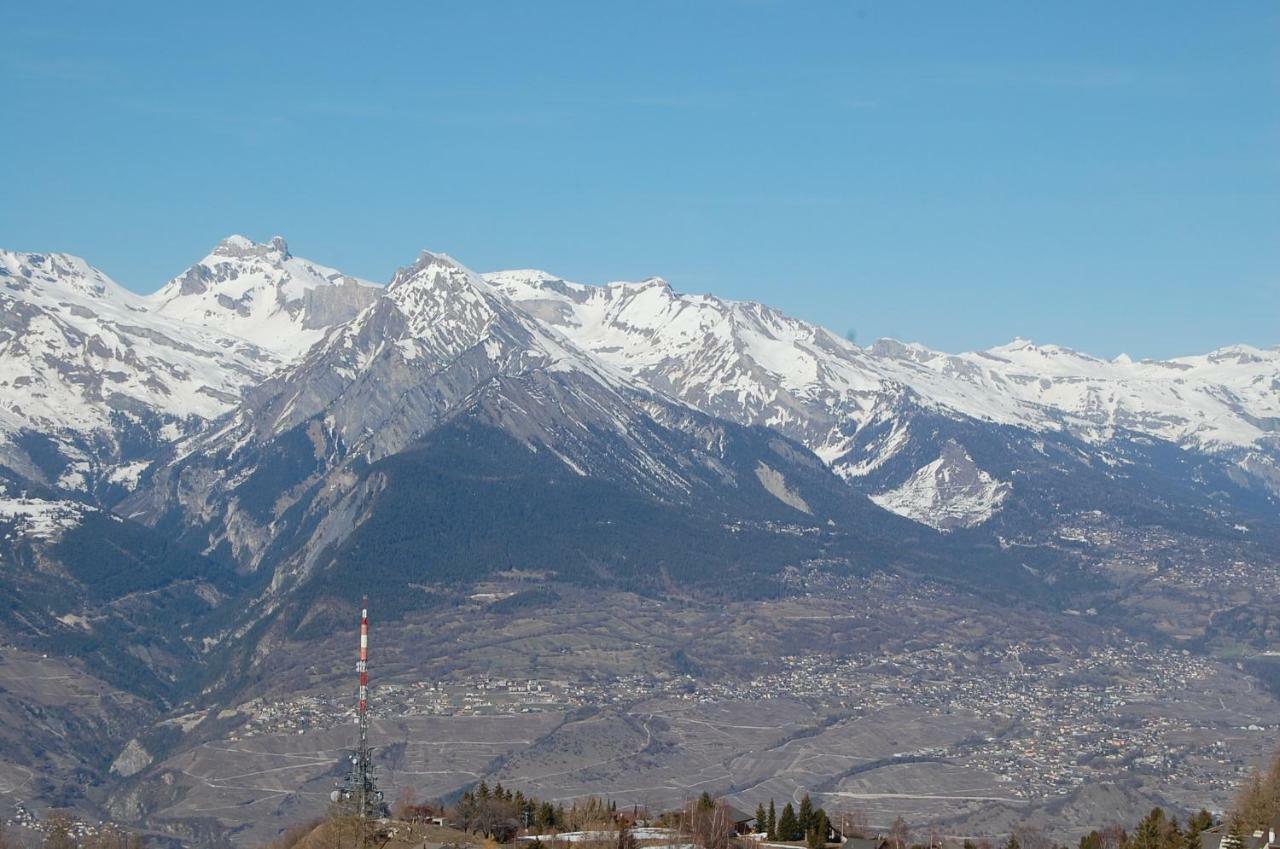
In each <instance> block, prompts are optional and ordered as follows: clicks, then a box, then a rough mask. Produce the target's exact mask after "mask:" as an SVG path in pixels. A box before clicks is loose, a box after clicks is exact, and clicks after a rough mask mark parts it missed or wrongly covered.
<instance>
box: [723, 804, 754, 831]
mask: <svg viewBox="0 0 1280 849" xmlns="http://www.w3.org/2000/svg"><path fill="white" fill-rule="evenodd" d="M728 812H729V821H730V822H732V823H733V833H734V834H738V835H742V834H751V833H753V832H754V831H755V822H756V815H755V814H749V813H747V812H746V811H742V810H739V809H737V808H735V807H733V806H732V805H729V806H728Z"/></svg>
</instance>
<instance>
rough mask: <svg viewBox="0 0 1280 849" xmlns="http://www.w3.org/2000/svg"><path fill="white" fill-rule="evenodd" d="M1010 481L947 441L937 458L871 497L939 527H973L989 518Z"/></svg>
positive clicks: (998, 505)
mask: <svg viewBox="0 0 1280 849" xmlns="http://www.w3.org/2000/svg"><path fill="white" fill-rule="evenodd" d="M1011 489H1012V487H1011V485H1010V484H1008V483H1005V482H1002V481H998V480H996V479H995V478H993V477H992V476H991V475H989V474H987V473H986V472H984V471H983V470H982V469H979V468H978V467H977V465H975V464H974V462H973V458H972V457H970V456H969V454H968V452H966V451H965V450H964V448H963V447H961V446H960V445H959V444H957V443H955V442H949V443H947V444H946V445H945V446H944V448H943V451H942V454H941V455H940V456H939V457H938V459H936V460H934V461H933V462H932V463H928V464H926V465H924V466H922V467H921V468H919V469H917V470H916V472H915V473H914V474H912V475H911V477H909V478H907V480H906V481H905V482H904V483H903V484H901V485H900V486H897V487H895V488H893V489H890V490H886V491H885V492H880V493H875V494H873V495H872V496H871V500H872V501H874V502H875V503H877V504H879V505H880V506H881V507H883V508H884V509H886V510H888V511H889V512H891V513H897V514H898V515H899V516H905V517H907V518H908V519H913V520H915V521H917V522H920V523H922V524H925V525H929V526H930V527H932V528H936V529H938V530H940V531H950V530H954V529H956V528H971V527H973V526H974V525H979V524H981V523H983V522H985V521H986V520H987V519H990V518H991V517H992V515H994V514H995V512H996V510H998V509H999V508H1000V505H1001V504H1002V503H1003V502H1004V500H1005V499H1006V498H1007V497H1008V496H1009V493H1010V490H1011Z"/></svg>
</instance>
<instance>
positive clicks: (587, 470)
mask: <svg viewBox="0 0 1280 849" xmlns="http://www.w3.org/2000/svg"><path fill="white" fill-rule="evenodd" d="M442 433H444V434H446V435H444V436H440V434H442ZM461 434H466V436H465V437H463V436H461ZM436 437H439V438H441V439H443V440H444V441H445V442H448V441H449V440H451V439H461V440H462V442H461V443H460V444H458V445H456V446H455V448H454V449H452V450H456V451H459V452H461V456H462V457H470V456H471V455H470V454H469V453H468V452H470V451H472V450H475V449H472V448H468V447H467V446H468V445H478V444H480V443H487V444H490V445H492V446H506V447H505V448H502V449H500V450H503V451H508V452H512V455H511V456H509V459H510V461H511V463H512V464H513V466H515V467H519V468H521V469H523V470H524V471H522V472H519V473H515V474H514V477H513V480H517V479H521V476H522V475H523V474H528V473H529V468H530V466H529V464H530V463H533V462H535V461H533V460H531V459H530V458H537V460H536V463H542V462H547V460H546V458H554V460H552V461H550V462H553V463H554V464H555V465H556V467H557V474H563V473H564V470H567V471H568V473H569V474H570V476H571V477H573V478H574V479H582V480H588V479H589V480H590V481H592V482H593V483H592V485H593V486H598V485H599V484H600V483H601V482H607V483H608V485H609V486H610V487H615V488H616V491H623V492H626V493H629V496H628V497H632V498H637V499H639V500H640V501H641V502H642V503H663V504H686V505H687V504H690V503H693V502H694V501H695V500H696V499H697V498H698V497H701V498H702V499H703V501H705V502H707V503H719V504H722V505H724V504H728V503H732V504H735V505H736V506H737V507H740V508H743V509H745V510H747V511H748V512H754V513H755V514H763V515H768V516H773V515H776V514H777V512H778V511H779V510H782V512H783V513H784V514H785V515H791V514H790V513H789V512H787V511H798V512H799V513H801V514H813V515H816V514H817V512H818V511H819V510H820V509H831V505H832V504H838V510H837V512H839V514H840V515H842V516H844V515H854V514H858V515H865V514H866V512H868V511H871V510H872V509H873V508H871V505H870V504H866V505H865V507H863V506H861V505H859V506H856V507H855V506H850V503H851V502H854V501H857V499H850V498H849V496H850V493H849V492H848V491H847V490H846V489H845V487H844V486H843V484H841V483H840V482H839V481H838V480H837V479H835V478H834V477H833V476H832V475H831V474H830V472H829V471H828V470H827V469H826V468H825V467H824V466H823V465H822V464H821V463H820V462H819V461H817V460H816V459H814V458H812V457H811V456H809V455H808V454H807V452H804V451H803V450H802V449H800V448H799V446H796V445H795V444H794V443H790V442H787V441H785V440H783V439H780V438H778V437H777V435H776V434H771V433H768V432H763V431H755V430H748V429H745V428H741V427H739V426H737V425H734V424H731V423H728V422H724V421H721V420H718V419H714V418H711V417H708V416H706V415H705V414H703V413H700V412H698V411H697V410H695V409H693V408H691V407H688V406H686V405H684V404H681V403H679V402H677V401H673V400H672V399H670V398H668V397H666V396H664V395H661V394H657V393H654V392H652V391H650V390H648V389H646V388H645V387H643V386H642V385H641V384H640V383H639V382H638V381H636V380H635V379H634V378H632V377H629V376H627V375H625V374H623V373H620V372H618V371H617V370H615V369H614V368H613V367H612V366H610V365H609V364H607V363H602V362H601V361H600V360H599V359H598V358H596V357H593V356H592V355H590V354H589V353H586V352H584V351H582V350H581V349H580V348H578V347H577V346H575V345H574V344H573V343H572V342H571V341H570V340H568V339H567V338H566V337H565V336H564V335H562V334H561V333H559V332H558V331H556V330H554V329H552V328H549V327H547V326H545V325H544V324H542V323H540V322H538V321H535V320H534V319H533V318H531V317H530V316H529V315H528V314H526V313H525V312H524V311H523V310H522V309H520V308H519V307H518V306H517V305H516V304H514V303H512V302H511V300H510V299H508V298H507V297H506V296H505V295H504V294H503V293H502V292H501V291H500V290H498V289H496V288H495V287H494V286H492V285H491V284H490V283H488V282H486V281H485V280H483V279H482V278H480V277H479V276H477V275H476V274H474V273H473V272H471V271H469V270H468V269H466V268H465V267H463V266H461V265H459V264H458V263H457V262H455V261H454V260H452V259H450V258H449V257H447V256H444V255H440V254H431V253H423V254H422V256H421V257H420V258H419V259H418V261H417V262H416V263H414V264H413V265H411V266H409V267H407V268H404V269H401V270H400V271H399V272H397V274H396V276H395V278H394V279H393V280H392V281H391V283H390V284H388V286H387V288H386V292H385V295H384V296H383V297H381V298H378V299H377V300H376V301H375V302H374V303H373V304H371V305H370V306H369V307H367V308H366V309H365V310H364V311H362V312H361V313H360V314H359V315H357V316H356V317H355V318H354V319H353V320H352V321H350V322H348V323H347V324H345V325H342V326H340V327H337V328H335V329H333V330H332V331H331V332H330V333H328V334H327V335H326V336H325V338H324V339H323V340H322V341H321V342H319V343H318V344H316V345H315V346H314V347H312V348H311V349H310V350H309V351H308V352H307V353H306V354H305V355H304V356H303V357H302V359H301V360H299V361H297V362H296V363H295V364H293V365H291V366H288V367H286V368H284V369H282V370H281V371H280V372H278V373H277V374H275V375H273V376H272V377H271V378H269V379H268V380H266V381H265V382H264V383H263V384H262V385H261V386H259V387H258V388H257V389H255V390H254V391H253V392H252V393H250V394H249V396H248V397H247V398H246V401H245V402H244V403H243V404H242V405H241V406H240V408H239V409H238V410H237V412H236V413H235V415H233V416H231V417H229V418H228V419H226V420H225V421H223V422H222V423H221V424H220V426H219V427H218V428H217V429H216V430H212V431H209V432H207V433H205V434H202V435H200V436H197V437H194V438H192V439H191V440H188V441H187V442H185V443H182V444H181V445H180V446H178V454H177V457H176V458H175V459H174V460H173V461H172V462H170V463H166V464H165V466H164V468H163V469H158V470H157V471H156V475H155V477H154V479H153V480H151V481H150V482H149V486H147V487H146V488H145V491H143V492H140V493H138V495H137V496H136V497H135V498H132V499H131V500H130V501H129V502H127V503H126V504H125V505H124V506H122V508H121V509H122V510H124V511H126V515H129V516H131V517H132V516H137V517H139V518H140V519H142V520H143V521H152V520H155V518H156V517H158V516H162V515H168V516H176V517H178V519H177V520H178V521H180V522H181V523H183V524H184V525H187V526H195V527H198V528H199V537H198V545H199V547H201V548H205V549H207V550H214V549H222V550H227V551H230V552H231V553H232V555H233V556H234V557H235V558H236V560H237V561H238V562H239V563H240V564H242V568H245V569H250V570H251V569H256V568H259V567H260V566H261V565H263V559H262V558H263V557H264V555H265V554H266V553H268V552H275V554H276V555H279V554H280V552H282V551H288V552H290V553H289V554H288V555H287V557H285V558H284V559H283V560H282V561H281V562H279V563H275V564H273V565H274V566H275V568H276V569H277V573H276V580H277V584H276V586H280V583H279V582H281V581H289V580H293V579H295V578H297V579H305V578H306V576H308V575H311V574H312V573H313V570H314V569H316V568H320V566H322V565H323V563H324V562H325V561H324V558H331V557H332V556H333V550H334V549H333V547H334V546H336V545H340V544H341V543H342V542H343V541H345V540H346V539H348V538H349V537H350V535H351V534H352V533H354V532H355V531H356V529H358V528H359V527H360V526H361V525H362V524H364V523H366V522H367V521H369V516H371V515H373V514H375V513H376V512H377V511H378V510H379V509H383V508H380V507H379V506H378V505H379V504H381V503H384V501H383V494H384V493H387V492H388V487H391V488H392V490H394V491H393V492H391V494H390V495H387V496H386V498H387V499H389V501H387V502H385V503H394V501H395V500H396V498H397V497H398V496H396V495H395V492H399V491H403V487H404V486H405V485H406V484H405V483H404V482H403V477H402V476H401V475H399V474H397V472H396V471H395V470H396V469H397V468H402V467H403V466H404V464H407V463H412V462H414V460H413V459H412V457H413V456H416V455H417V454H420V453H421V452H423V451H426V450H429V449H428V448H427V447H426V446H430V445H432V444H433V439H434V438H436ZM437 450H438V449H437ZM467 462H471V461H470V460H468V461H467ZM486 462H487V460H486ZM536 463H535V465H536ZM513 472H514V469H513ZM539 474H540V475H541V474H542V473H539ZM540 479H541V478H540ZM477 485H478V484H477ZM397 488H398V489H397ZM608 491H615V490H614V489H610V490H608ZM762 505H767V506H762ZM387 509H389V508H387ZM724 509H727V508H724ZM371 511H372V512H371ZM858 511H862V513H858ZM877 512H878V511H877ZM717 527H719V524H717Z"/></svg>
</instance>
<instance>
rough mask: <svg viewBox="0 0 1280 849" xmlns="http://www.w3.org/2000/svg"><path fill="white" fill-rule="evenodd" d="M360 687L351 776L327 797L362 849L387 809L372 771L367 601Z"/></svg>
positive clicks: (359, 666) (358, 663)
mask: <svg viewBox="0 0 1280 849" xmlns="http://www.w3.org/2000/svg"><path fill="white" fill-rule="evenodd" d="M356 672H357V673H358V674H359V676H360V678H359V680H360V684H359V686H358V687H357V689H356V729H357V730H356V748H355V752H353V753H352V755H351V772H350V773H348V775H347V778H346V780H345V781H344V782H343V783H342V784H341V785H340V786H339V787H338V789H336V790H334V791H333V793H332V794H330V796H329V798H330V799H331V800H332V801H334V802H335V803H341V804H343V805H344V806H345V807H346V808H347V809H348V810H349V811H350V813H351V814H352V815H354V816H355V817H356V819H357V821H358V823H357V825H358V828H359V835H360V836H359V839H358V843H357V845H358V846H359V847H361V849H363V847H364V842H365V835H366V833H367V831H368V824H369V821H370V820H377V819H380V818H382V817H385V816H386V815H387V806H386V803H385V802H384V801H383V798H382V791H380V790H379V789H378V786H377V782H376V781H375V776H374V768H373V749H372V748H370V747H369V597H368V596H365V597H364V598H363V599H362V600H361V602H360V659H359V660H358V661H356Z"/></svg>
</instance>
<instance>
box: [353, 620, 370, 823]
mask: <svg viewBox="0 0 1280 849" xmlns="http://www.w3.org/2000/svg"><path fill="white" fill-rule="evenodd" d="M356 671H357V672H359V673H360V688H359V689H358V690H357V691H356V723H357V725H358V726H359V729H360V730H359V731H358V732H357V738H356V810H357V811H359V816H360V818H361V819H364V817H365V815H366V814H367V812H368V810H369V802H370V799H369V791H371V790H372V789H373V776H372V774H371V772H370V767H371V766H372V764H371V760H372V758H371V753H370V751H369V597H368V596H365V597H364V598H362V599H361V600H360V660H359V661H357V662H356ZM361 833H362V834H363V831H362V832H361ZM361 842H363V841H361Z"/></svg>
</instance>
